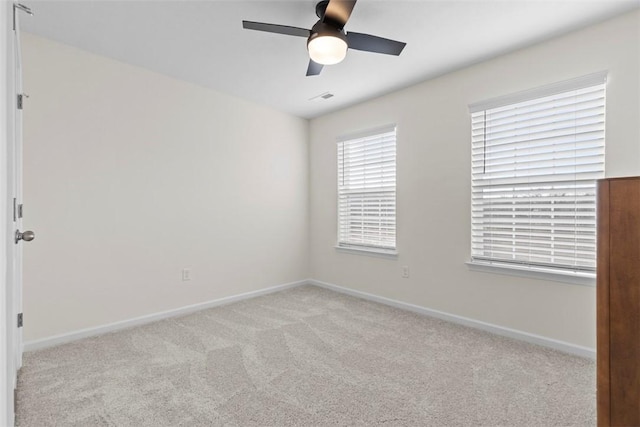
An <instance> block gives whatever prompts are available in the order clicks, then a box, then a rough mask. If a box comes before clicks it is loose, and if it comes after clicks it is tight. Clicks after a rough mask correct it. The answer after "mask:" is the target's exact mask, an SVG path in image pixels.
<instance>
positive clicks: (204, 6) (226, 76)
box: [21, 0, 640, 118]
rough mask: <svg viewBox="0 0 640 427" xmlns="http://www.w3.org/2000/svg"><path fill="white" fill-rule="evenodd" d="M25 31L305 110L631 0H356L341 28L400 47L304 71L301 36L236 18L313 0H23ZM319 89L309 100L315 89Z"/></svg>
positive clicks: (311, 4)
mask: <svg viewBox="0 0 640 427" xmlns="http://www.w3.org/2000/svg"><path fill="white" fill-rule="evenodd" d="M23 3H25V4H26V5H28V6H30V7H31V8H32V9H33V11H34V13H35V15H34V16H33V17H24V18H22V19H21V24H22V28H23V29H24V30H25V31H28V32H31V33H34V34H37V35H40V36H43V37H47V38H50V39H53V40H56V41H59V42H62V43H65V44H69V45H72V46H76V47H78V48H81V49H84V50H87V51H90V52H94V53H97V54H100V55H104V56H107V57H110V58H113V59H116V60H119V61H122V62H125V63H129V64H133V65H137V66H140V67H144V68H147V69H150V70H154V71H157V72H159V73H163V74H166V75H169V76H172V77H175V78H178V79H181V80H185V81H188V82H192V83H195V84H198V85H201V86H205V87H208V88H211V89H214V90H217V91H220V92H224V93H228V94H231V95H234V96H238V97H241V98H244V99H247V100H250V101H253V102H256V103H259V104H263V105H267V106H270V107H273V108H275V109H278V110H281V111H285V112H287V113H291V114H294V115H297V116H300V117H305V118H311V117H316V116H319V115H322V114H325V113H328V112H330V111H335V110H338V109H340V108H343V107H346V106H348V105H352V104H355V103H358V102H361V101H364V100H367V99H371V98H374V97H376V96H379V95H382V94H384V93H388V92H391V91H394V90H397V89H399V88H403V87H407V86H409V85H411V84H414V83H418V82H420V81H423V80H426V79H429V78H432V77H435V76H438V75H440V74H443V73H445V72H448V71H451V70H454V69H458V68H462V67H464V66H467V65H470V64H472V63H475V62H479V61H482V60H485V59H488V58H491V57H495V56H497V55H500V54H503V53H506V52H509V51H513V50H516V49H519V48H521V47H524V46H527V45H531V44H533V43H536V42H539V41H542V40H545V39H548V38H551V37H554V36H557V35H560V34H563V33H566V32H569V31H571V30H574V29H577V28H580V27H584V26H586V25H589V24H592V23H595V22H599V21H603V20H605V19H607V18H609V17H612V16H615V15H618V14H621V13H624V12H626V11H629V10H631V9H633V8H637V7H638V6H640V0H599V1H594V0H591V1H583V0H563V1H554V0H509V1H506V0H502V1H499V0H444V1H426V0H423V1H417V0H414V1H400V0H386V1H381V0H359V1H358V3H357V4H356V6H355V8H354V10H353V14H352V15H351V18H350V19H349V22H348V23H347V25H346V26H345V30H346V31H347V32H348V31H349V30H352V31H356V32H361V33H368V34H374V35H378V36H381V37H385V38H390V39H395V40H400V41H404V42H407V47H406V48H405V49H404V51H403V53H402V55H400V56H399V57H395V56H388V55H379V54H372V53H367V52H361V51H355V50H350V51H349V52H348V54H347V58H346V59H345V60H344V61H343V62H342V63H340V64H337V65H332V66H325V67H324V69H323V71H322V74H320V75H319V76H313V77H306V76H305V72H306V69H307V64H308V60H309V58H308V55H307V51H306V40H305V39H304V38H301V37H291V36H285V35H280V34H270V33H265V32H259V31H249V30H244V29H242V20H243V19H246V20H250V21H262V22H268V23H275V24H283V25H290V26H296V27H304V28H311V26H312V25H313V24H314V23H315V22H316V20H317V17H316V15H315V3H316V1H313V0H297V1H294V0H289V1H270V0H259V1H241V0H235V1H195V0H182V1H166V0H161V1H150V0H146V1H133V0H128V1H115V0H107V1H95V0H83V1H81V0H76V1H57V0H44V1H43V0H24V1H23ZM326 92H330V93H332V94H334V96H333V97H331V98H329V99H322V98H317V99H312V98H314V97H316V96H318V95H320V94H323V93H326Z"/></svg>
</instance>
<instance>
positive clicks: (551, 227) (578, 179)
mask: <svg viewBox="0 0 640 427" xmlns="http://www.w3.org/2000/svg"><path fill="white" fill-rule="evenodd" d="M605 81H606V73H598V74H592V75H589V76H584V77H581V78H577V79H574V80H571V81H567V82H562V83H558V84H555V85H550V86H546V87H543V88H538V89H534V90H531V91H527V92H522V93H519V94H516V95H511V96H506V97H502V98H498V99H494V100H491V101H487V102H483V103H478V104H474V105H471V106H470V111H471V122H472V130H471V140H472V173H471V187H472V196H471V210H472V212H471V259H472V262H474V263H489V264H494V265H495V264H497V265H501V266H511V267H519V268H526V269H531V270H540V271H552V272H564V273H568V274H573V275H575V274H580V273H581V274H586V275H592V274H594V273H595V269H596V179H599V178H604V144H605V140H604V138H605Z"/></svg>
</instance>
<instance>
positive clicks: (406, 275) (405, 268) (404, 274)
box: [402, 265, 409, 279]
mask: <svg viewBox="0 0 640 427" xmlns="http://www.w3.org/2000/svg"><path fill="white" fill-rule="evenodd" d="M402 277H403V278H404V279H408V278H409V266H408V265H403V266H402Z"/></svg>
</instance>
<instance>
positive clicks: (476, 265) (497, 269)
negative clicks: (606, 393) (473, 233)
mask: <svg viewBox="0 0 640 427" xmlns="http://www.w3.org/2000/svg"><path fill="white" fill-rule="evenodd" d="M465 264H467V266H468V267H469V270H472V271H481V272H483V273H495V274H504V275H508V276H518V277H527V278H530V279H540V280H550V281H552V282H561V283H570V284H574V285H583V286H592V287H595V285H596V276H595V274H591V273H578V272H570V271H567V272H563V271H553V270H547V269H542V268H533V267H529V268H527V267H517V266H510V265H505V264H497V263H489V262H481V261H467V262H465Z"/></svg>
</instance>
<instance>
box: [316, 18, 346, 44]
mask: <svg viewBox="0 0 640 427" xmlns="http://www.w3.org/2000/svg"><path fill="white" fill-rule="evenodd" d="M325 36H330V37H337V38H339V39H340V40H342V41H344V42H345V43H347V35H346V34H345V33H344V30H339V29H338V28H336V27H334V26H333V25H331V24H327V23H325V22H322V21H318V22H316V23H315V25H314V26H313V27H311V35H310V36H309V39H307V46H309V42H310V41H311V40H313V39H315V38H317V37H325Z"/></svg>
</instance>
